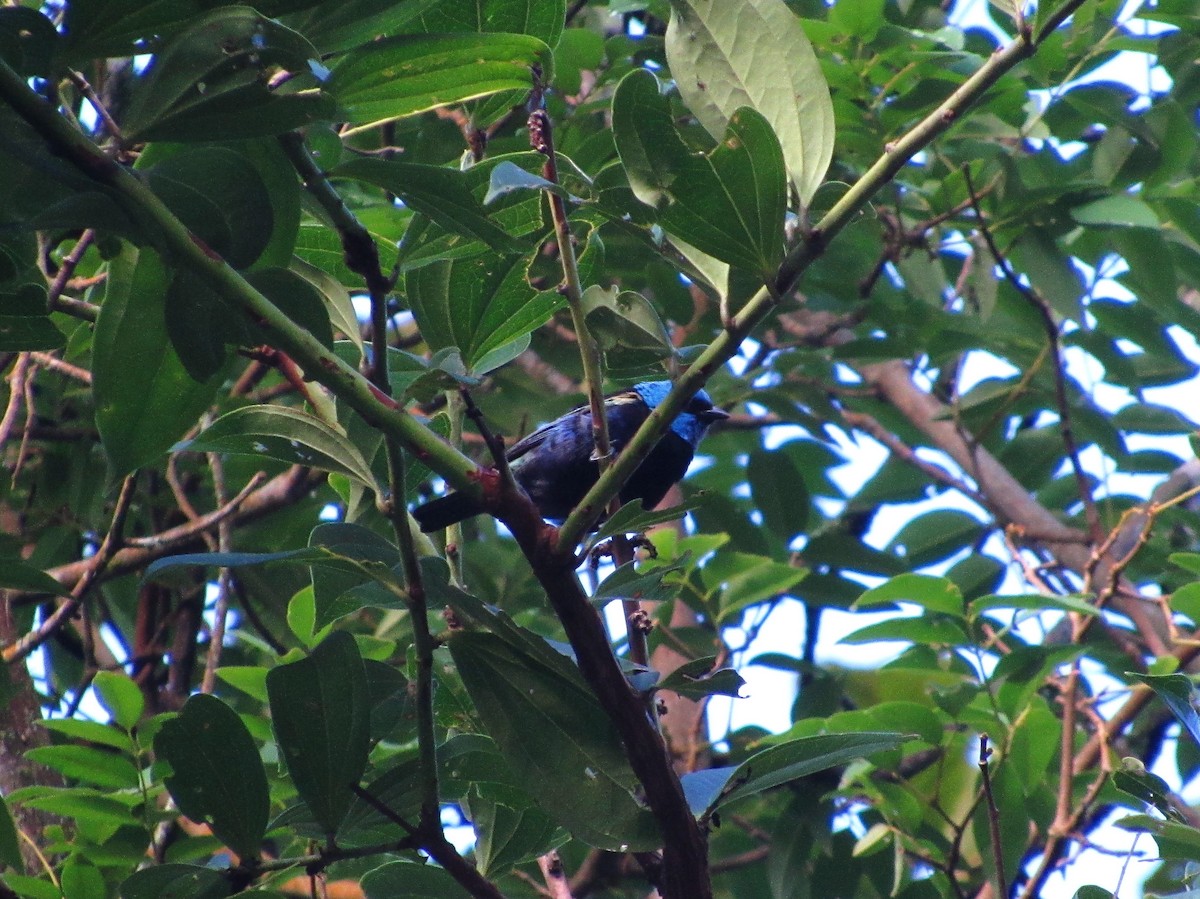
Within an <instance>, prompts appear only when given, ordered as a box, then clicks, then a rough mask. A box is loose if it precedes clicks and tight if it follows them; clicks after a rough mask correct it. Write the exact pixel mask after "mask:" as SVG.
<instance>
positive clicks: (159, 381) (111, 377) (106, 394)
mask: <svg viewBox="0 0 1200 899" xmlns="http://www.w3.org/2000/svg"><path fill="white" fill-rule="evenodd" d="M169 280H170V273H169V271H168V269H167V267H166V266H165V265H164V264H163V261H162V259H161V258H160V257H159V256H158V255H157V254H156V253H155V252H154V251H152V250H148V249H145V250H139V249H136V248H134V247H132V246H128V245H127V246H125V247H123V248H122V250H121V252H120V254H119V255H118V256H117V257H116V258H115V259H113V260H112V262H111V263H110V264H109V270H108V280H107V281H106V283H105V292H104V302H103V303H102V304H101V306H100V315H99V317H98V318H97V320H96V334H95V338H94V342H93V346H92V375H93V388H94V391H95V397H96V428H97V429H98V430H99V432H100V442H101V445H102V446H103V447H104V453H105V455H106V456H107V457H108V462H109V466H110V469H111V471H112V473H113V474H114V475H115V476H118V477H119V476H121V475H125V474H128V473H129V472H131V471H133V470H134V469H136V468H139V467H141V466H143V465H146V464H148V463H150V462H153V461H154V460H155V459H157V458H158V457H159V456H161V455H162V454H163V453H165V452H166V451H167V450H168V449H169V448H170V446H171V445H172V444H173V443H174V442H175V441H176V440H178V439H179V438H180V437H182V436H183V434H184V433H185V432H186V431H187V430H188V429H189V428H190V427H192V425H194V424H195V423H196V421H197V419H199V417H200V414H201V413H202V412H203V411H204V410H205V409H207V408H208V405H209V403H210V402H211V401H212V398H213V397H214V396H215V395H216V392H217V389H218V388H219V387H220V384H221V382H220V377H219V376H214V377H212V378H210V379H208V380H207V381H205V382H203V383H199V382H197V381H195V380H193V379H192V378H191V377H190V376H189V375H188V373H187V371H186V370H185V369H184V366H183V363H182V362H180V360H179V356H178V355H177V354H176V352H175V350H174V349H173V348H172V346H171V343H170V340H169V339H168V337H167V328H166V322H165V321H164V318H163V303H164V300H165V297H166V294H167V285H168V283H169Z"/></svg>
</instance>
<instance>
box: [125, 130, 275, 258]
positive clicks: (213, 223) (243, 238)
mask: <svg viewBox="0 0 1200 899" xmlns="http://www.w3.org/2000/svg"><path fill="white" fill-rule="evenodd" d="M154 159H155V157H154V156H152V155H148V156H146V157H145V159H144V160H143V165H146V164H147V162H146V160H149V161H150V162H152V163H153V164H150V165H149V168H148V170H147V171H146V180H147V182H148V183H149V185H150V188H151V190H153V191H154V192H155V193H156V194H157V195H158V197H159V198H160V199H161V200H162V201H163V202H164V203H165V204H166V205H167V207H168V208H169V209H170V210H171V212H173V213H175V215H176V216H177V217H178V218H179V220H180V221H182V222H183V223H184V224H185V225H187V227H188V230H190V231H191V232H192V233H193V234H194V235H195V236H196V237H197V238H198V239H199V240H200V241H202V242H203V243H204V244H205V245H206V246H207V247H208V248H209V249H211V250H212V251H213V252H215V253H217V254H218V255H220V256H221V257H223V258H224V259H225V260H226V261H227V262H228V263H229V264H230V265H232V266H233V267H234V268H247V267H248V266H250V265H251V264H252V263H253V262H254V261H255V260H256V259H258V257H259V256H260V255H262V252H263V250H265V249H266V247H267V244H268V242H269V241H270V240H271V235H272V229H273V222H274V208H273V206H272V203H271V194H270V192H269V191H268V190H267V186H266V184H265V182H264V181H263V178H262V176H261V175H260V174H259V171H258V169H257V168H256V167H255V165H254V164H253V163H252V162H251V160H250V159H249V158H248V157H246V156H245V155H243V154H242V153H239V152H237V151H235V150H232V149H229V148H228V147H189V148H187V149H184V150H180V151H178V152H175V153H171V154H170V155H168V156H166V158H164V159H161V161H158V162H154Z"/></svg>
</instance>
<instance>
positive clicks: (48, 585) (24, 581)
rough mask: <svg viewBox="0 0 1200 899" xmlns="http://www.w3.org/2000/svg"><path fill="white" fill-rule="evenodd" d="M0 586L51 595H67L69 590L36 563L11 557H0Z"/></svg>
mask: <svg viewBox="0 0 1200 899" xmlns="http://www.w3.org/2000/svg"><path fill="white" fill-rule="evenodd" d="M0 587H3V588H5V589H8V590H29V591H32V592H35V593H49V594H50V595H51V596H55V595H57V596H68V595H69V594H70V592H71V591H70V590H68V589H67V588H66V587H64V586H63V585H62V584H60V583H59V582H58V581H56V580H55V579H54V578H52V577H50V575H48V574H46V572H44V571H42V569H40V568H38V567H37V566H36V565H30V564H29V563H28V562H26V561H24V560H23V559H12V558H6V559H0Z"/></svg>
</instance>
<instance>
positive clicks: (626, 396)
mask: <svg viewBox="0 0 1200 899" xmlns="http://www.w3.org/2000/svg"><path fill="white" fill-rule="evenodd" d="M633 403H640V404H642V405H643V406H644V405H645V403H643V402H642V398H641V397H640V396H638V395H637V394H636V393H634V392H633V391H632V390H627V391H625V392H623V393H618V394H615V395H614V396H609V397H605V399H604V407H605V409H606V411H607V413H608V414H611V412H612V410H613V409H614V408H615V407H617V406H625V405H630V404H633ZM582 416H587V417H589V418H590V417H591V406H576V407H575V408H574V409H572V410H571V411H570V412H567V413H566V414H565V415H562V416H560V417H559V418H556V419H555V420H554V421H551V422H548V423H546V424H544V425H542V426H541V427H540V428H538V429H537V430H536V431H532V432H531V433H529V434H527V435H525V436H524V437H522V438H521V439H520V440H518V441H517V442H516V443H514V444H513V445H512V446H510V447H509V448H508V452H507V453H505V457H506V458H507V459H508V461H509V462H515V461H516V460H517V459H519V458H521V457H522V456H524V455H525V454H526V453H528V452H529V451H530V450H532V449H535V448H536V447H539V446H541V445H542V444H543V443H545V442H546V438H547V437H548V436H550V434H551V433H552V432H553V431H556V430H557V431H562V430H563V429H564V425H568V423H569V422H570V421H571V419H573V418H576V417H582ZM640 423H641V422H638V424H640ZM609 424H610V426H611V424H612V422H611V420H610V422H609ZM634 430H636V427H635V428H634ZM622 439H625V438H624V437H623V438H622Z"/></svg>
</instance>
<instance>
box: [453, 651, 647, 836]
mask: <svg viewBox="0 0 1200 899" xmlns="http://www.w3.org/2000/svg"><path fill="white" fill-rule="evenodd" d="M450 652H451V654H452V655H453V656H454V662H455V664H456V665H457V666H458V670H459V673H460V674H461V675H462V678H463V682H464V683H465V684H466V687H467V690H468V692H469V693H470V694H471V699H472V700H473V701H474V702H475V707H476V709H477V710H478V712H479V715H480V717H482V718H483V720H484V723H485V724H486V725H487V729H488V733H489V734H490V735H491V736H492V738H493V739H494V740H495V741H496V743H497V745H499V747H500V749H501V750H502V751H503V753H504V756H505V758H506V759H508V763H509V765H510V766H511V767H512V769H513V773H514V774H515V775H516V776H517V778H518V781H519V782H520V784H521V786H522V787H524V789H525V791H526V792H528V793H529V794H530V795H531V796H534V797H535V798H536V799H537V800H538V802H539V803H540V804H541V805H542V807H543V808H544V809H545V810H546V811H547V812H548V813H549V814H550V815H551V817H553V818H554V819H555V820H556V821H557V822H558V823H559V824H561V825H562V826H563V827H565V828H567V830H569V831H570V832H571V833H572V834H573V835H574V836H575V837H577V838H578V839H580V840H583V841H584V842H586V843H588V844H589V845H592V846H596V847H598V848H607V849H613V850H624V849H628V848H635V849H636V848H638V847H644V848H652V847H655V846H658V845H659V843H660V841H661V838H660V837H659V836H658V832H657V828H656V827H655V825H654V821H653V819H652V818H650V816H649V812H648V811H647V810H646V809H644V808H642V807H641V805H640V804H639V803H638V802H637V801H636V800H635V799H634V796H633V792H632V791H633V789H634V787H635V783H636V780H635V778H634V776H633V772H632V771H631V770H630V768H629V763H628V761H626V759H625V756H624V753H623V752H622V750H621V744H620V740H619V739H618V738H617V735H616V732H615V731H614V730H613V729H612V724H611V722H610V721H609V720H608V716H607V715H605V713H604V711H603V710H602V709H601V707H600V705H599V703H597V701H596V699H595V697H594V696H593V695H592V693H591V691H590V690H588V689H587V687H586V686H585V685H584V683H583V681H582V679H581V678H580V676H579V675H578V674H577V673H574V672H573V666H570V664H569V663H567V662H566V660H565V659H561V657H560V659H561V662H558V661H555V660H553V659H550V660H547V659H545V658H544V657H541V656H544V654H539V655H534V654H532V653H530V652H527V651H525V650H524V648H523V647H518V646H516V645H514V644H512V643H509V642H507V641H506V640H505V639H503V638H501V637H499V636H496V635H495V634H487V633H479V632H462V633H458V634H455V635H454V636H453V637H452V639H451V640H450Z"/></svg>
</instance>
